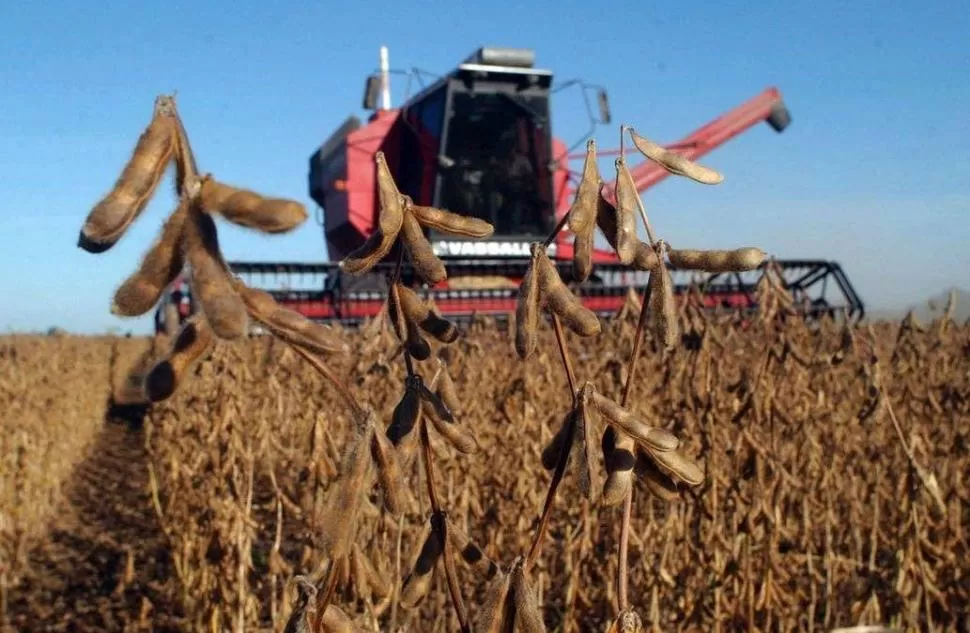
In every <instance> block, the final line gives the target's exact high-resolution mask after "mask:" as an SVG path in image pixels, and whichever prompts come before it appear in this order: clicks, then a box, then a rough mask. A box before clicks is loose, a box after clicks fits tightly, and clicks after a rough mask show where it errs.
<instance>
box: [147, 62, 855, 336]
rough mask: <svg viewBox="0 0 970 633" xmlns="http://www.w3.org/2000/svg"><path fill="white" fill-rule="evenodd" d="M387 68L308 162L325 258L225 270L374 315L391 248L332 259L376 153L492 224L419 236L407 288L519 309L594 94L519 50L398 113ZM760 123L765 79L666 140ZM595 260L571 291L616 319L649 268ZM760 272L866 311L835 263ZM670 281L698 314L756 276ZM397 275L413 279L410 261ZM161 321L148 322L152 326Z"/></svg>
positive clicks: (254, 283)
mask: <svg viewBox="0 0 970 633" xmlns="http://www.w3.org/2000/svg"><path fill="white" fill-rule="evenodd" d="M393 74H395V75H396V74H402V75H404V76H405V77H406V78H407V92H408V93H410V87H411V84H412V82H414V81H416V80H417V81H419V82H420V81H421V80H422V78H423V74H422V73H420V72H418V71H415V70H412V71H407V72H401V73H393ZM391 75H392V73H391V71H390V68H389V65H388V63H387V51H386V49H382V50H381V67H380V71H379V72H378V73H376V74H374V75H371V76H370V77H368V78H367V81H366V84H365V89H364V98H363V107H364V109H365V110H368V111H370V115H369V116H368V117H367V119H366V122H364V121H362V120H361V118H358V117H357V116H353V115H352V116H349V117H347V118H346V119H345V120H344V122H343V123H342V124H341V125H340V126H338V127H337V129H336V130H334V131H333V133H332V134H330V136H329V138H327V139H326V140H325V141H324V142H323V143H322V144H321V145H319V146H318V148H317V149H316V151H314V152H313V154H312V155H311V156H310V159H309V174H308V185H309V194H310V197H311V198H312V199H313V200H314V201H315V202H316V203H317V204H318V205H319V207H320V209H321V214H320V217H321V218H322V222H321V223H322V226H323V234H324V239H325V242H326V245H327V250H328V255H329V260H330V261H329V262H320V263H306V262H229V266H230V268H231V270H232V271H233V272H234V273H235V274H236V275H238V276H240V277H241V278H243V280H244V281H245V282H246V283H247V284H248V285H250V286H251V287H260V288H262V289H264V290H267V291H268V292H270V293H271V294H272V295H273V296H274V297H275V298H276V300H277V301H278V302H280V303H281V304H283V305H285V306H286V307H289V308H291V309H293V310H296V311H297V312H299V313H300V314H302V315H304V316H306V317H307V318H310V319H314V320H318V321H324V322H341V323H344V324H347V325H355V324H359V323H360V322H362V321H363V320H365V319H367V318H370V317H373V316H375V315H377V314H378V313H379V312H380V310H381V308H382V306H383V303H384V298H385V296H386V295H385V292H386V290H387V288H386V279H387V273H388V272H389V271H390V270H391V269H392V268H393V267H394V264H395V262H396V260H397V253H396V252H395V251H392V252H391V253H390V254H389V255H388V257H387V260H386V261H385V262H383V263H382V264H380V265H378V266H377V267H375V268H374V269H372V271H371V272H369V273H367V274H364V275H360V276H357V275H349V274H344V273H342V271H341V270H340V267H339V265H338V263H337V262H339V261H340V260H342V259H344V258H345V257H346V256H347V255H349V254H350V253H351V252H353V251H354V250H355V249H357V248H358V247H359V246H361V245H362V244H363V243H364V241H365V240H366V239H367V238H368V237H369V236H370V235H372V234H373V233H374V232H375V231H376V230H377V225H378V216H379V197H378V193H377V179H376V167H375V154H376V153H377V152H383V154H384V156H385V159H386V160H387V164H388V167H389V169H390V171H391V173H392V174H393V175H394V178H395V181H396V182H397V184H398V187H399V189H400V190H401V192H402V193H404V194H406V195H408V196H410V197H411V198H412V199H413V200H414V201H415V202H416V203H417V204H419V205H424V206H433V207H437V208H442V209H447V210H449V211H452V212H455V213H458V214H462V215H468V216H473V217H477V218H481V219H483V220H486V221H487V222H489V223H490V224H492V226H494V227H495V231H494V234H493V235H492V236H491V237H490V238H488V239H481V240H479V239H476V240H468V241H464V240H461V239H455V238H454V237H451V236H445V235H436V234H435V233H434V232H431V233H430V234H428V238H429V241H430V242H431V245H432V248H433V250H434V251H435V253H436V254H437V255H438V256H439V257H441V258H442V259H444V260H446V263H447V265H448V278H447V279H446V280H444V281H442V282H441V283H439V284H437V285H436V286H435V287H433V288H419V291H420V292H421V293H422V294H424V295H425V296H429V297H431V298H432V299H433V300H434V302H435V305H436V306H437V308H438V310H439V311H440V312H441V313H442V314H443V315H444V316H446V317H448V318H450V319H453V320H458V321H461V320H464V319H466V318H469V317H473V316H475V315H493V316H495V317H498V318H503V317H505V316H507V315H508V314H511V313H512V312H514V310H515V297H516V290H517V287H518V283H519V281H520V280H521V278H522V276H523V275H524V273H525V271H526V269H527V265H528V262H529V244H530V243H531V242H534V241H539V240H543V239H544V238H545V237H546V236H548V235H549V234H550V232H551V231H552V230H553V229H554V228H555V227H556V225H557V224H558V222H559V221H560V220H561V219H562V218H563V217H564V216H565V214H566V213H567V212H568V210H569V206H570V203H571V199H572V196H573V194H574V190H573V188H572V187H573V186H574V183H575V182H578V179H579V178H578V177H579V174H578V171H579V170H580V169H581V168H582V160H583V158H584V157H585V152H584V151H582V147H581V145H582V143H583V142H584V141H585V139H586V138H588V137H589V136H590V135H592V133H593V132H594V131H595V128H596V126H597V125H598V124H600V123H610V120H611V115H610V111H609V101H608V98H607V95H606V91H605V90H604V89H602V88H599V87H598V86H592V85H590V84H586V83H585V82H581V81H578V80H573V81H567V82H563V83H559V82H554V81H553V73H552V72H551V71H549V70H544V69H541V68H538V67H536V65H535V55H534V53H533V52H532V51H531V50H528V49H519V48H496V47H482V48H479V49H478V50H476V51H475V52H474V53H473V54H472V55H471V56H469V57H468V58H466V59H465V60H464V61H462V62H461V63H459V64H458V65H457V66H456V67H455V68H454V69H452V70H451V71H450V72H448V73H447V74H445V75H443V76H440V77H436V78H435V79H434V81H432V82H430V83H429V84H427V85H423V82H422V85H421V87H420V89H419V90H418V91H417V92H416V94H414V95H413V96H408V97H407V98H406V99H405V100H404V102H403V103H402V105H400V106H399V107H396V108H393V107H391V100H390V90H389V86H390V77H391ZM575 85H579V86H581V87H582V91H583V100H584V102H585V105H586V113H587V115H588V118H589V122H590V129H589V131H588V132H587V134H586V136H585V137H583V138H581V139H580V140H579V141H577V142H576V143H574V144H573V145H572V147H567V145H566V144H565V143H564V142H563V141H561V140H560V139H558V138H556V136H555V135H554V134H553V130H552V118H551V110H552V108H551V105H552V100H553V98H554V95H559V94H560V92H561V91H562V90H563V89H564V88H567V87H569V86H575ZM591 91H592V92H593V95H592V98H590V97H591V94H590V93H591ZM555 98H556V99H561V97H559V96H556V97H555ZM597 109H598V113H597V112H595V110H597ZM760 123H767V127H770V128H771V129H772V130H774V131H775V132H776V133H781V132H783V131H784V130H785V129H787V128H788V126H789V125H790V123H791V116H790V113H789V111H788V108H787V107H786V105H785V103H784V101H783V99H782V96H781V93H780V91H779V90H778V89H777V88H774V87H769V88H767V89H765V90H764V91H763V92H761V93H760V94H758V95H756V96H755V97H753V98H751V99H749V100H748V101H746V102H744V103H742V104H741V105H739V106H737V107H735V108H734V109H732V110H730V111H728V112H726V113H724V114H722V115H721V116H719V117H717V118H715V119H713V120H711V121H710V122H708V123H707V124H705V125H703V126H701V127H700V128H698V129H697V130H695V131H694V132H692V133H691V134H689V135H687V136H685V137H684V138H682V139H681V140H679V141H677V142H675V143H670V144H665V147H667V148H668V149H670V150H673V151H676V152H678V153H680V154H682V155H683V156H685V157H686V158H688V159H691V160H697V159H698V158H700V157H701V156H704V155H705V154H707V153H709V152H711V151H712V150H714V149H716V148H717V147H719V146H721V145H723V144H724V143H727V142H728V141H730V140H731V139H733V138H735V137H737V136H738V135H740V134H742V133H745V132H747V131H748V130H751V129H752V128H754V127H755V126H757V125H759V124H760ZM577 150H578V151H577ZM628 151H629V150H628ZM571 152H573V153H571ZM597 153H598V155H599V156H601V157H607V156H615V155H618V154H619V152H618V151H617V150H611V149H608V148H598V152H597ZM633 158H634V156H633V155H632V154H631V161H630V162H629V163H628V164H629V165H630V174H631V177H632V178H633V181H634V184H635V186H636V189H637V190H638V191H640V192H643V191H645V190H647V189H649V188H650V187H652V186H654V185H656V184H658V183H659V182H661V181H662V180H664V179H665V178H667V177H668V176H669V175H670V174H669V172H667V171H666V170H665V169H663V168H662V167H661V166H660V165H658V164H656V163H654V162H652V161H645V160H642V161H640V162H639V163H638V164H636V165H634V164H633V160H632V159H633ZM570 161H573V162H574V163H575V164H574V165H573V167H575V169H571V168H570ZM608 173H609V172H607V171H604V172H603V175H604V176H606V175H607V174H608ZM613 184H614V183H613V182H607V183H605V187H604V190H603V194H604V196H605V197H606V198H607V199H611V198H612V195H613ZM549 254H550V256H551V257H552V258H553V260H554V261H555V262H556V264H557V265H558V266H560V269H561V271H562V272H563V273H564V279H566V280H567V281H568V280H569V278H570V270H571V268H570V266H569V263H568V262H569V260H570V259H571V257H572V234H571V233H570V232H569V231H568V230H563V231H560V232H559V234H558V235H557V237H556V238H555V240H554V242H553V243H552V244H551V245H550V249H549ZM593 261H594V264H595V265H594V271H593V274H592V275H591V276H590V278H589V279H588V280H586V281H585V282H583V283H581V284H573V289H574V292H575V293H576V295H577V296H579V297H580V299H581V300H582V301H583V303H584V304H585V305H586V306H587V307H589V308H590V309H592V310H593V311H594V312H596V313H597V314H600V315H603V316H608V315H610V314H614V313H616V312H617V311H619V310H621V309H622V307H623V305H624V303H625V301H626V297H627V294H628V292H629V290H630V289H631V288H633V289H634V290H636V291H637V292H642V290H643V288H644V287H645V286H646V284H647V280H648V275H647V273H646V272H642V271H631V270H629V269H628V268H627V267H624V266H621V265H619V263H618V261H617V259H616V257H615V254H614V253H613V252H612V250H610V249H608V248H604V249H596V250H595V251H594V254H593ZM772 266H773V269H774V270H777V271H780V272H781V275H782V277H783V279H782V280H781V283H782V284H783V285H784V287H785V288H786V289H787V290H788V291H789V292H790V293H791V294H792V295H794V296H795V298H796V300H798V301H803V300H804V303H803V305H805V306H807V307H806V310H805V311H806V312H808V313H810V316H817V315H821V314H826V313H837V314H846V315H848V316H852V317H859V316H861V315H862V314H863V313H864V312H863V306H862V302H861V300H860V299H859V297H858V295H857V294H856V293H855V290H854V289H853V288H852V285H851V284H850V283H849V281H848V278H847V277H846V275H845V274H844V273H843V271H842V269H841V267H840V266H839V264H838V263H836V262H831V261H825V260H797V261H794V260H777V261H773V262H772ZM672 274H673V277H674V282H675V284H676V292H678V293H679V294H680V295H683V293H685V292H686V291H687V289H688V288H689V287H690V286H691V284H696V286H697V287H699V288H700V289H701V290H702V291H703V293H704V296H705V302H706V304H707V305H709V306H710V307H724V306H729V307H731V308H733V309H741V310H750V309H754V308H756V307H757V292H756V285H757V282H758V279H759V278H760V277H761V276H762V274H763V271H762V270H757V271H751V272H749V273H745V274H743V275H739V274H731V275H726V274H712V275H709V276H707V277H706V278H702V279H698V278H697V277H696V276H693V277H689V276H688V273H687V271H677V270H672ZM402 280H403V281H404V283H409V284H411V283H412V282H415V278H414V275H413V274H411V273H410V271H409V266H408V264H407V263H405V265H404V267H403V269H402ZM413 285H417V284H416V283H414V284H413ZM189 300H190V301H191V299H189ZM160 309H161V308H160ZM163 321H164V319H159V321H158V323H159V325H158V327H162V324H163Z"/></svg>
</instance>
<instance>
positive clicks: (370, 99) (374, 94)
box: [364, 75, 381, 110]
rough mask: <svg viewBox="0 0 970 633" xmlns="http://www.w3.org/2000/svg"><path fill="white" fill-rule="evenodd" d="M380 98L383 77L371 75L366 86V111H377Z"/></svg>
mask: <svg viewBox="0 0 970 633" xmlns="http://www.w3.org/2000/svg"><path fill="white" fill-rule="evenodd" d="M380 96H381V77H380V75H371V76H370V77H368V78H367V83H366V84H364V109H365V110H376V109H377V102H378V100H379V99H380Z"/></svg>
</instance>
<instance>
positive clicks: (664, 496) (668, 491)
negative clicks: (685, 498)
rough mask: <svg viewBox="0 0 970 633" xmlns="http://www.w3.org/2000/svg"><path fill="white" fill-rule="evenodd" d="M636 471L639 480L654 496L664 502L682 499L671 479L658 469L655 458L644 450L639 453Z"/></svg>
mask: <svg viewBox="0 0 970 633" xmlns="http://www.w3.org/2000/svg"><path fill="white" fill-rule="evenodd" d="M634 470H635V472H636V474H637V477H638V478H639V480H640V481H642V482H643V484H644V485H645V486H646V487H647V490H649V491H650V493H651V494H653V496H655V497H657V498H658V499H661V500H663V501H676V500H677V499H678V498H680V491H679V490H678V489H677V486H676V485H674V482H673V481H672V480H671V478H670V477H669V476H667V474H666V473H664V472H663V471H662V470H660V469H659V468H657V464H656V463H655V462H654V460H653V458H652V457H651V456H650V455H648V454H646V453H645V452H644V451H643V450H638V451H637V463H636V466H635V467H634Z"/></svg>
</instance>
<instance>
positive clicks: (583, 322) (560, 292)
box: [533, 246, 602, 336]
mask: <svg viewBox="0 0 970 633" xmlns="http://www.w3.org/2000/svg"><path fill="white" fill-rule="evenodd" d="M533 248H535V250H536V251H538V259H537V260H535V261H536V264H537V265H538V268H539V270H538V272H539V293H540V294H541V295H542V297H543V300H544V301H545V303H546V305H547V306H548V307H549V309H550V310H552V311H553V312H555V313H556V314H558V315H559V317H560V318H561V319H562V321H563V323H565V324H566V327H568V328H569V329H570V330H572V331H573V332H575V333H576V334H579V335H580V336H595V335H596V334H599V333H600V331H601V330H602V325H601V324H600V320H599V319H598V318H597V317H596V314H594V313H593V311H592V310H590V309H589V308H587V307H586V306H584V305H583V302H582V301H580V300H579V298H578V297H576V295H574V294H573V293H572V292H570V290H569V288H568V287H567V286H566V284H565V283H563V281H562V279H561V278H560V277H559V271H557V270H556V267H555V265H554V264H553V263H552V261H551V260H550V259H549V256H548V255H546V251H545V250H544V249H543V248H542V247H541V246H534V247H533Z"/></svg>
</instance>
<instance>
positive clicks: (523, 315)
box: [515, 242, 542, 360]
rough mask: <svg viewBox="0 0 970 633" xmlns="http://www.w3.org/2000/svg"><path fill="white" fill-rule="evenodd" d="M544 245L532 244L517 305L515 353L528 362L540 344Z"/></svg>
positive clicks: (520, 285)
mask: <svg viewBox="0 0 970 633" xmlns="http://www.w3.org/2000/svg"><path fill="white" fill-rule="evenodd" d="M541 248H542V245H541V244H539V243H538V242H536V243H533V244H532V261H531V262H530V263H529V269H528V270H526V272H525V276H524V277H523V278H522V283H521V284H519V292H518V297H517V299H516V304H515V351H516V353H517V354H518V355H519V358H520V359H522V360H526V359H527V358H529V356H531V355H532V353H533V352H535V350H536V347H537V346H538V344H539V309H540V297H539V275H540V273H539V271H538V263H539V254H540V252H541V250H540V249H541Z"/></svg>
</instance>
